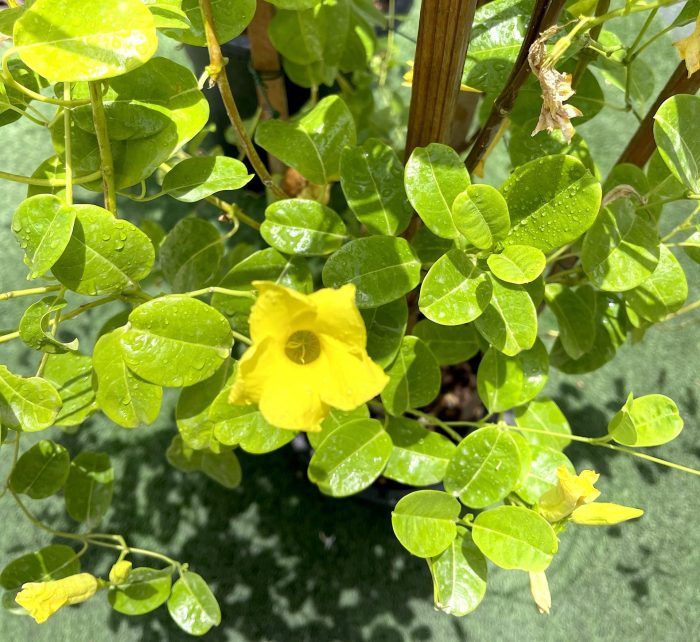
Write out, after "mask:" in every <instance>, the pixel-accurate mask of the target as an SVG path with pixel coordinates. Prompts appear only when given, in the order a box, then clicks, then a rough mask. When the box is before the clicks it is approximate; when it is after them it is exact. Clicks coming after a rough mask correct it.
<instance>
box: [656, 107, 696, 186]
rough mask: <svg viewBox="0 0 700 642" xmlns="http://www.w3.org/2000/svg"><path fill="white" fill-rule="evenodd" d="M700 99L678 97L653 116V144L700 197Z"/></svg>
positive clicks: (673, 170) (672, 168)
mask: <svg viewBox="0 0 700 642" xmlns="http://www.w3.org/2000/svg"><path fill="white" fill-rule="evenodd" d="M698 120H700V97H698V96H690V95H687V94H679V95H678V96H671V97H670V98H669V99H668V100H666V101H665V102H664V103H663V104H662V105H661V107H659V109H658V111H657V112H656V114H655V115H654V140H655V141H656V146H657V147H658V148H659V153H660V154H661V158H663V160H664V162H665V163H666V165H667V166H668V168H669V169H670V170H671V172H672V173H673V175H674V176H675V177H676V178H677V179H678V180H679V181H680V182H681V183H683V185H685V186H686V187H687V188H688V189H689V190H690V191H691V192H693V193H694V194H700V134H699V133H698V128H697V123H698Z"/></svg>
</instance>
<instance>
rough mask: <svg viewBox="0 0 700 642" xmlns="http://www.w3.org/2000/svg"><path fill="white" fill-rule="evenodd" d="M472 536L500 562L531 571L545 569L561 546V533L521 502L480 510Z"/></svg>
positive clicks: (493, 560) (479, 545)
mask: <svg viewBox="0 0 700 642" xmlns="http://www.w3.org/2000/svg"><path fill="white" fill-rule="evenodd" d="M472 537H473V538H474V543H475V544H476V545H477V546H478V547H479V550H481V552H482V553H483V554H484V555H486V557H487V558H488V559H490V560H491V561H492V562H493V563H494V564H496V566H500V567H501V568H505V569H520V570H522V571H529V572H531V573H538V572H540V571H544V570H545V569H546V568H547V567H548V566H549V564H550V562H551V561H552V558H553V557H554V554H555V553H556V552H557V547H558V543H557V536H556V535H555V534H554V530H552V527H551V526H550V525H549V523H548V522H547V521H546V520H545V519H544V517H541V516H540V515H538V514H537V513H535V512H534V511H531V510H529V509H527V508H522V507H520V506H499V507H498V508H493V509H491V510H487V511H484V512H483V513H479V514H478V515H477V516H476V519H475V520H474V526H473V529H472Z"/></svg>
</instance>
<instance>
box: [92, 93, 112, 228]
mask: <svg viewBox="0 0 700 642" xmlns="http://www.w3.org/2000/svg"><path fill="white" fill-rule="evenodd" d="M88 85H89V87H90V102H91V103H92V120H93V123H94V125H95V135H96V137H97V146H98V147H99V149H100V166H101V170H102V190H103V192H104V198H105V209H108V210H109V211H110V212H112V214H114V215H115V216H116V215H117V192H116V189H115V186H114V161H113V160H112V146H111V143H110V142H109V132H108V131H107V117H106V116H105V108H104V104H103V103H102V89H101V86H100V82H99V81H91V82H89V83H88Z"/></svg>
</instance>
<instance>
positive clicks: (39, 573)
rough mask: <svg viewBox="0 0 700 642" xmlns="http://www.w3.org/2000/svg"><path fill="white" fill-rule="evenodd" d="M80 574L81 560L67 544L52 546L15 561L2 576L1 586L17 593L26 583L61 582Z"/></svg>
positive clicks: (0, 576) (3, 571) (4, 570)
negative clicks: (65, 578) (63, 579)
mask: <svg viewBox="0 0 700 642" xmlns="http://www.w3.org/2000/svg"><path fill="white" fill-rule="evenodd" d="M76 573H80V558H79V557H78V555H77V554H76V551H75V550H74V549H72V548H71V547H70V546H66V545H65V544H51V545H50V546H45V547H44V548H42V549H40V550H38V551H34V552H32V553H27V554H26V555H22V556H21V557H17V558H15V559H13V560H12V561H11V562H10V563H9V564H8V565H7V566H5V568H4V569H3V570H2V573H1V574H0V586H2V587H3V588H4V589H6V590H8V591H16V590H17V589H19V588H21V586H22V584H24V583H26V582H47V581H48V580H60V579H62V578H64V577H69V576H70V575H75V574H76Z"/></svg>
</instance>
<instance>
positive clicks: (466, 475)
mask: <svg viewBox="0 0 700 642" xmlns="http://www.w3.org/2000/svg"><path fill="white" fill-rule="evenodd" d="M521 471H522V463H521V461H520V454H519V449H518V446H517V444H516V443H515V440H514V439H513V437H512V435H511V434H510V433H508V432H507V431H504V430H501V429H499V428H495V427H494V428H480V429H479V430H476V431H475V432H473V433H471V434H469V435H467V436H466V437H465V438H464V439H462V441H461V442H460V443H459V445H458V446H457V451H456V452H455V454H454V456H453V457H452V460H451V461H450V464H449V466H448V467H447V472H446V473H445V480H444V484H445V490H446V491H447V492H448V493H450V494H452V495H455V496H457V497H459V499H460V500H461V502H462V503H463V504H465V505H466V506H469V507H471V508H484V507H485V506H490V505H491V504H495V503H496V502H497V501H499V500H501V499H503V498H504V497H506V495H508V493H510V492H511V491H512V490H513V488H515V485H516V484H517V483H518V480H519V479H520V474H521Z"/></svg>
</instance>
